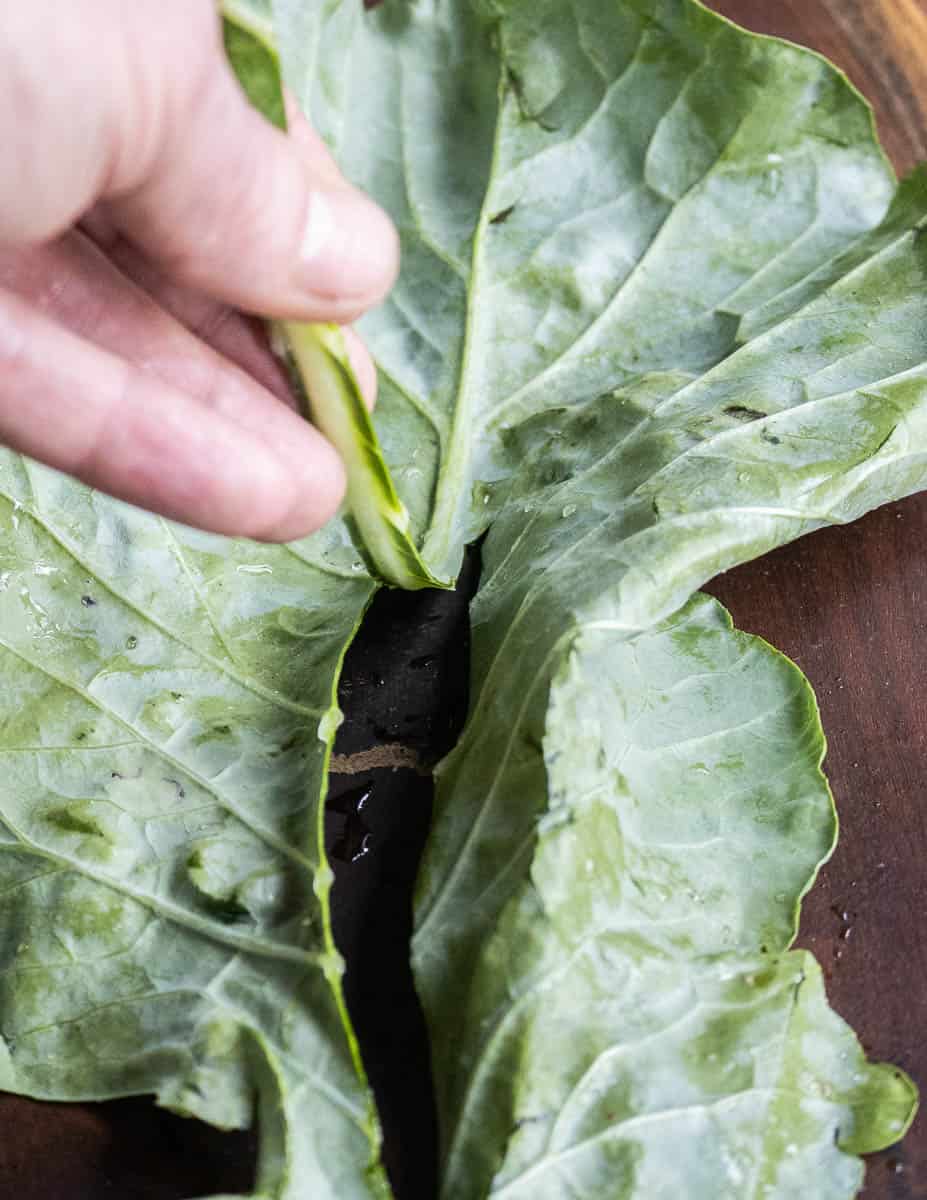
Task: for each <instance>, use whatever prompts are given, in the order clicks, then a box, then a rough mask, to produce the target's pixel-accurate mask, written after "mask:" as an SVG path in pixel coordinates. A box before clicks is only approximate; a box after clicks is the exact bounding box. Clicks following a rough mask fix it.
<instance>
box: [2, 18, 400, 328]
mask: <svg viewBox="0 0 927 1200" xmlns="http://www.w3.org/2000/svg"><path fill="white" fill-rule="evenodd" d="M49 6H50V7H51V8H52V9H53V10H54V12H53V13H52V14H50V15H51V16H53V18H54V19H53V20H52V21H51V22H50V23H51V25H53V26H54V27H55V28H56V31H57V32H56V43H55V46H56V49H57V48H60V50H61V54H62V56H64V54H65V52H66V54H67V61H62V62H61V63H60V64H58V68H57V69H58V71H59V72H60V73H59V74H58V75H57V76H56V75H55V73H54V68H55V64H52V65H51V68H52V69H51V70H43V76H44V77H43V80H42V85H43V87H44V91H43V93H42V94H43V96H48V94H49V88H50V89H51V91H52V94H53V95H54V94H55V93H56V92H57V93H60V102H59V103H56V104H54V105H47V106H46V107H48V108H49V116H50V118H51V119H54V117H55V115H56V114H57V116H58V118H59V121H61V122H65V124H64V128H63V129H61V130H52V131H51V133H49V130H48V129H47V128H45V129H44V130H40V131H39V133H40V134H41V135H42V137H39V138H33V143H34V144H35V145H36V147H37V152H41V151H42V146H43V145H44V153H45V155H46V156H49V155H53V153H54V148H55V139H56V138H57V140H58V141H61V142H64V143H66V144H68V145H70V146H71V147H74V149H73V150H72V152H71V153H72V158H73V156H74V155H77V156H84V157H86V158H87V159H91V160H93V161H90V162H89V163H84V162H79V163H75V164H74V166H75V168H78V167H79V168H80V169H75V170H74V171H73V173H72V175H71V178H70V180H62V181H61V189H60V190H59V191H58V192H57V194H58V195H61V194H62V193H63V192H64V193H69V194H70V197H71V200H72V201H73V202H74V203H78V202H79V203H80V207H81V211H82V212H84V211H86V210H87V209H88V208H89V207H90V206H91V205H92V204H93V203H94V202H95V201H98V200H104V201H105V202H106V210H107V213H108V215H109V217H110V218H111V220H112V222H113V223H114V224H115V226H116V227H117V229H118V230H119V231H120V232H121V233H122V234H124V236H126V237H127V238H128V239H129V240H130V241H132V242H134V243H135V244H136V245H138V246H139V247H140V248H141V249H142V250H143V251H144V252H145V253H146V254H147V255H149V256H150V257H151V258H152V259H155V260H157V261H158V263H159V264H160V265H161V267H162V268H163V269H166V270H167V271H168V272H169V273H170V274H171V275H172V276H173V277H174V278H175V279H177V280H179V281H180V282H182V283H185V284H187V285H190V286H192V287H195V288H196V289H198V290H200V291H204V292H206V293H208V294H210V295H212V296H214V297H215V298H217V299H219V300H222V301H225V302H227V303H229V304H231V305H234V306H236V307H238V308H244V309H247V310H250V311H252V312H258V313H261V314H263V315H267V316H279V317H293V318H305V319H324V320H334V321H342V322H343V321H348V320H351V319H353V318H354V317H355V316H357V315H359V313H361V312H362V311H363V310H364V309H366V308H368V307H370V305H372V304H375V303H376V302H377V301H378V300H380V299H382V297H383V296H384V295H385V293H386V291H387V290H388V289H389V287H390V286H391V284H392V282H393V279H394V277H395V274H396V268H397V262H398V239H397V236H396V232H395V229H394V228H393V226H392V224H391V222H390V221H389V219H388V218H387V217H386V215H385V214H384V213H383V212H382V211H381V210H380V209H379V208H378V207H377V206H376V205H375V204H374V203H373V202H372V201H370V200H369V199H367V197H365V196H364V195H363V194H362V193H360V192H359V191H357V190H356V189H355V188H353V187H351V186H350V185H348V184H347V183H346V182H344V181H343V180H341V179H340V178H338V177H333V175H332V172H331V170H330V169H328V170H326V169H324V166H320V159H319V156H318V155H316V156H312V155H310V154H308V153H307V152H306V150H305V149H304V148H303V146H302V145H301V144H300V143H299V142H298V141H297V140H295V139H290V138H288V137H287V136H286V135H285V134H284V133H282V132H281V131H279V130H278V129H276V128H274V127H273V126H272V125H271V124H270V123H269V122H268V121H266V120H265V119H264V118H263V117H262V116H261V115H260V114H259V113H258V112H257V111H256V110H255V109H254V108H252V106H251V104H250V103H249V101H248V100H247V98H246V96H245V95H244V93H243V91H242V90H241V88H240V87H239V85H238V83H237V81H236V79H235V77H234V75H233V74H232V71H231V68H230V67H229V65H228V63H227V60H226V57H225V53H224V49H223V46H222V41H221V29H220V22H219V19H218V16H217V13H216V11H215V5H214V2H213V0H133V3H132V4H126V3H125V2H124V0H87V2H86V3H85V4H81V5H65V6H59V5H58V4H57V3H56V2H53V0H34V3H33V5H31V6H30V8H32V9H33V10H35V9H38V10H42V9H46V8H49ZM35 15H36V14H34V16H35ZM37 15H38V16H40V15H41V13H39V14H37ZM28 23H31V21H30V22H28ZM37 23H38V24H40V25H41V24H46V23H45V22H41V21H39V22H37ZM63 27H67V28H63ZM22 32H23V35H24V36H27V34H28V31H27V30H26V29H23V31H22ZM0 40H2V39H0ZM101 47H102V48H103V50H102V55H101V50H100V48H101ZM26 49H28V47H27V48H26ZM101 57H105V62H101V61H100V59H101ZM20 61H21V62H36V61H38V62H41V61H42V60H41V56H38V58H37V57H36V56H35V55H31V56H29V55H27V54H21V55H20ZM47 66H48V64H47V63H46V67H47ZM84 76H87V78H84ZM75 81H78V82H79V83H80V89H79V92H78V94H77V95H75V96H70V95H69V92H73V91H75V88H76V83H75ZM0 91H2V88H0ZM75 103H79V105H80V107H79V108H78V110H77V115H76V116H75V110H74V107H73V105H74V104H75ZM75 121H79V122H81V124H82V126H83V127H84V129H85V130H86V131H88V136H86V137H85V138H84V139H83V140H81V138H80V136H79V129H78V131H77V132H76V131H75ZM45 124H46V126H47V124H48V122H46V123H45ZM91 131H92V133H93V136H92V137H91V136H89V132H91ZM33 132H34V131H33ZM42 138H44V143H43V142H42ZM49 138H51V142H52V144H51V145H49ZM75 138H77V144H76V147H75ZM40 143H41V144H40ZM44 161H48V157H46V158H45V160H44ZM76 179H80V180H81V181H82V182H83V183H86V181H87V180H90V181H92V188H89V189H88V188H83V190H82V191H81V195H80V198H79V201H78V199H77V198H76V196H75V183H74V182H73V181H74V180H76ZM45 194H46V195H47V194H48V193H47V192H46V193H45ZM52 194H55V193H52ZM24 203H25V200H24ZM78 215H79V214H78ZM0 225H2V222H0ZM0 232H2V231H0Z"/></svg>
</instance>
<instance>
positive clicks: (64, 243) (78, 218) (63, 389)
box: [0, 0, 398, 541]
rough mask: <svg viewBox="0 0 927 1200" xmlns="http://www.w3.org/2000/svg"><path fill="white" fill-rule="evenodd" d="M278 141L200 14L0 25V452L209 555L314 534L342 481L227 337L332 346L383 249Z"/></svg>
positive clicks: (169, 11)
mask: <svg viewBox="0 0 927 1200" xmlns="http://www.w3.org/2000/svg"><path fill="white" fill-rule="evenodd" d="M290 124H291V131H290V134H289V136H286V135H284V134H282V133H280V132H279V131H278V130H276V129H274V128H273V127H272V126H271V125H270V124H269V123H268V122H266V121H265V120H264V119H263V118H262V117H261V116H260V115H259V114H258V113H257V112H255V111H254V110H253V109H252V108H251V107H250V105H249V104H248V102H247V100H246V98H245V97H244V95H243V93H242V92H241V90H240V88H239V87H238V84H237V83H236V81H235V79H234V77H233V76H232V73H231V71H230V69H229V68H228V66H227V65H226V62H225V57H224V53H223V50H222V46H221V42H220V38H219V24H218V20H217V17H216V11H215V5H214V0H131V3H127V2H126V0H79V2H76V3H75V2H71V3H61V0H30V3H29V4H26V5H18V4H16V5H14V4H10V5H4V6H3V15H2V18H0V145H2V147H3V149H2V152H0V442H3V443H5V444H6V445H8V446H11V447H13V448H14V449H16V450H19V451H22V452H23V453H26V454H29V455H31V456H32V457H34V458H37V459H40V460H42V461H43V462H46V463H48V464H50V465H51V466H54V467H57V468H58V469H60V470H63V471H67V472H70V473H71V474H73V475H76V476H77V477H78V478H80V479H82V480H83V481H84V482H86V483H89V484H91V485H92V486H94V487H97V488H100V489H102V490H104V491H106V492H109V493H111V494H112V495H115V496H118V497H120V498H122V499H125V500H128V501H130V502H132V503H134V504H138V505H141V506H142V507H145V508H149V509H151V510H153V511H155V512H158V513H161V514H163V515H165V516H168V517H171V518H174V519H177V520H180V521H184V522H187V523H189V524H192V525H197V526H200V527H202V528H204V529H209V530H213V531H216V532H219V533H226V534H233V535H241V536H247V537H254V538H259V539H262V540H267V541H286V540H290V539H292V538H296V537H300V536H302V535H304V534H307V533H309V532H311V531H312V530H313V529H316V528H318V527H319V526H320V525H322V524H324V522H325V521H326V520H328V519H329V518H330V517H331V516H332V515H333V513H334V512H335V511H336V510H337V507H338V505H339V503H340V501H341V498H342V496H343V492H344V471H343V468H342V465H341V462H340V460H339V458H338V456H337V455H336V453H335V451H334V450H333V449H332V448H331V446H330V445H329V444H328V443H327V442H326V441H325V440H324V439H323V438H322V437H321V435H320V434H319V433H317V432H316V430H314V429H313V428H312V427H311V426H310V425H309V424H307V422H305V421H304V420H303V419H302V418H301V417H300V416H299V415H298V414H297V413H296V411H295V410H294V407H293V403H292V398H291V396H290V393H289V389H288V387H287V384H286V380H285V378H284V375H283V372H282V370H281V368H280V367H279V365H278V364H277V362H276V361H275V359H274V358H273V356H272V355H271V353H270V351H269V349H268V347H267V343H266V339H265V338H264V336H263V333H262V331H261V328H260V326H259V324H258V323H257V322H256V321H255V320H254V319H253V318H250V317H248V316H246V315H244V314H249V313H250V314H261V315H262V316H267V317H288V318H294V319H305V320H322V321H337V322H339V323H341V324H348V323H349V322H351V321H353V320H355V319H356V318H357V317H358V316H360V315H361V314H362V313H363V312H364V311H365V310H366V309H368V308H369V307H371V306H373V305H375V304H377V303H378V302H379V301H380V300H382V298H383V297H384V296H385V294H386V292H387V291H388V290H389V288H390V286H391V285H392V283H393V281H394V279H395V275H396V271H397V265H398V239H397V236H396V233H395V230H394V228H393V226H392V224H391V223H390V221H389V220H388V218H387V217H386V216H385V214H384V213H383V212H382V211H381V210H380V209H379V208H377V207H376V206H375V205H374V204H373V203H372V202H371V201H370V200H368V199H367V198H366V197H365V196H363V195H362V194H361V193H360V192H358V191H357V190H355V189H354V188H353V187H351V186H350V185H349V184H347V183H346V181H345V180H344V178H343V177H342V176H341V174H340V172H339V171H338V168H337V167H336V166H335V164H334V162H333V160H332V158H331V157H330V155H329V154H328V152H327V150H326V149H325V148H324V146H323V144H322V142H321V140H320V139H319V138H318V137H317V136H316V135H315V134H314V133H313V132H312V130H311V129H310V128H309V127H308V126H307V125H306V123H305V122H304V121H303V120H302V118H300V117H299V116H298V114H297V113H295V112H292V113H291V121H290ZM350 348H351V354H352V359H353V361H354V365H355V370H356V371H357V374H358V377H359V379H360V381H361V384H362V387H363V388H364V391H365V394H366V395H367V397H368V400H369V401H370V403H373V396H374V388H375V372H374V370H373V366H372V364H371V361H370V358H369V356H368V355H367V352H366V351H365V350H364V348H363V346H362V344H361V343H360V341H359V339H358V338H357V337H356V335H352V337H351V341H350Z"/></svg>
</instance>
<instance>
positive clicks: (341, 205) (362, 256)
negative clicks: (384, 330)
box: [300, 188, 398, 300]
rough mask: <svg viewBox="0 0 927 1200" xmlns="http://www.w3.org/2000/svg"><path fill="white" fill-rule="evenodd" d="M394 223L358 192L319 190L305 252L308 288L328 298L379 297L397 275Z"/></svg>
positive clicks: (313, 198) (305, 238)
mask: <svg viewBox="0 0 927 1200" xmlns="http://www.w3.org/2000/svg"><path fill="white" fill-rule="evenodd" d="M397 245H398V241H397V237H396V230H395V228H394V226H393V223H392V221H390V219H389V217H387V215H386V213H384V212H383V210H382V209H381V208H379V207H378V206H377V205H376V204H374V203H373V201H372V200H368V199H367V197H366V196H364V195H362V194H361V193H360V192H357V191H355V190H354V189H353V188H344V189H338V190H336V191H328V192H326V191H316V192H313V193H312V196H311V198H310V201H309V216H308V219H307V221H306V229H305V232H304V234H303V243H302V249H301V254H300V259H301V265H302V280H303V286H304V288H305V289H306V290H307V291H308V292H309V293H310V294H311V295H313V296H321V297H324V298H326V299H345V300H364V299H366V298H368V297H369V298H370V299H371V300H374V299H378V298H379V297H380V296H381V295H383V294H384V293H385V292H386V290H387V289H388V288H389V287H390V285H391V284H392V282H393V279H394V277H395V274H396V264H397V257H398V251H397Z"/></svg>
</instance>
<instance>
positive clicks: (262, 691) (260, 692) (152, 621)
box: [0, 490, 324, 719]
mask: <svg viewBox="0 0 927 1200" xmlns="http://www.w3.org/2000/svg"><path fill="white" fill-rule="evenodd" d="M0 496H3V497H4V498H5V499H7V500H9V501H10V502H11V503H16V504H18V505H19V508H20V509H21V510H22V511H23V512H24V513H25V514H26V515H27V516H28V517H29V518H30V519H31V520H33V521H35V523H36V525H38V526H39V527H40V528H41V529H44V531H45V533H46V534H47V535H48V536H49V537H50V538H51V539H52V541H53V542H55V543H57V545H58V546H60V547H61V549H62V550H63V551H64V552H65V554H67V555H68V556H69V557H70V558H71V559H72V560H73V561H74V562H75V563H76V564H77V565H78V566H79V567H80V568H81V570H83V571H86V572H87V574H88V575H90V576H91V578H93V579H95V580H96V582H97V584H99V586H100V587H101V588H103V590H104V591H106V592H108V593H109V594H110V595H111V596H112V597H113V599H114V600H118V601H119V603H120V604H122V605H124V606H125V607H126V608H127V609H129V611H130V612H133V613H135V615H136V616H137V617H139V618H140V619H141V620H142V621H144V622H145V623H146V624H147V625H150V626H151V627H152V628H153V629H157V630H158V632H159V633H161V634H163V635H164V636H165V637H166V638H168V639H169V640H170V641H172V642H176V643H177V645H178V646H183V648H184V649H185V650H188V651H189V652H190V654H192V655H193V656H194V657H195V658H198V659H199V660H200V661H201V662H204V663H208V664H209V666H211V667H213V668H214V669H215V670H216V671H218V672H219V673H220V674H222V675H226V676H228V678H229V679H232V680H234V681H235V683H237V684H239V686H240V687H242V688H244V689H245V691H249V692H253V693H254V695H256V696H260V697H261V699H262V700H267V701H269V702H270V703H272V704H276V705H277V706H278V707H279V708H283V709H286V710H287V711H288V712H293V713H298V714H299V715H300V716H304V717H311V718H314V719H318V718H320V717H321V716H322V714H323V712H324V710H323V709H319V708H307V707H306V706H305V705H303V704H298V703H297V702H296V701H295V700H290V699H288V698H287V697H286V696H283V695H281V694H280V693H279V692H276V691H274V690H273V689H271V688H266V687H264V686H263V684H260V683H258V682H257V680H255V679H251V678H249V677H248V676H246V675H241V674H239V672H238V671H235V670H233V669H232V668H231V667H230V666H229V664H228V663H224V662H222V660H221V659H218V658H214V657H213V656H212V655H211V654H207V653H206V652H205V651H203V650H201V649H198V648H197V647H195V646H193V645H191V644H190V643H189V642H186V641H184V639H183V638H182V637H181V636H180V635H179V634H178V633H177V632H176V631H175V630H173V629H170V628H169V627H168V626H167V625H164V624H163V623H162V622H161V621H158V620H157V619H156V618H155V617H153V616H152V615H151V614H150V613H146V612H145V611H144V610H143V609H141V608H139V607H138V605H137V604H136V603H135V602H134V601H132V600H130V599H129V598H128V597H127V596H124V595H123V594H122V593H121V592H119V591H117V589H116V588H115V587H114V586H113V584H112V583H109V582H107V580H105V579H103V578H101V577H100V575H98V574H97V572H96V571H95V570H94V568H93V567H91V566H90V565H89V563H87V562H86V561H85V560H84V559H82V558H81V557H80V555H79V554H78V553H77V551H76V550H75V549H74V547H73V546H71V545H69V543H68V542H67V541H66V540H65V538H64V537H62V535H61V534H59V533H58V532H57V530H55V529H53V528H52V526H51V525H50V524H49V523H48V521H47V520H46V519H45V518H44V517H43V516H42V515H41V513H40V512H39V511H38V509H36V508H25V507H24V506H23V505H22V504H19V502H18V501H14V500H13V498H12V496H10V495H9V494H8V493H7V492H5V491H3V490H0Z"/></svg>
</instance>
